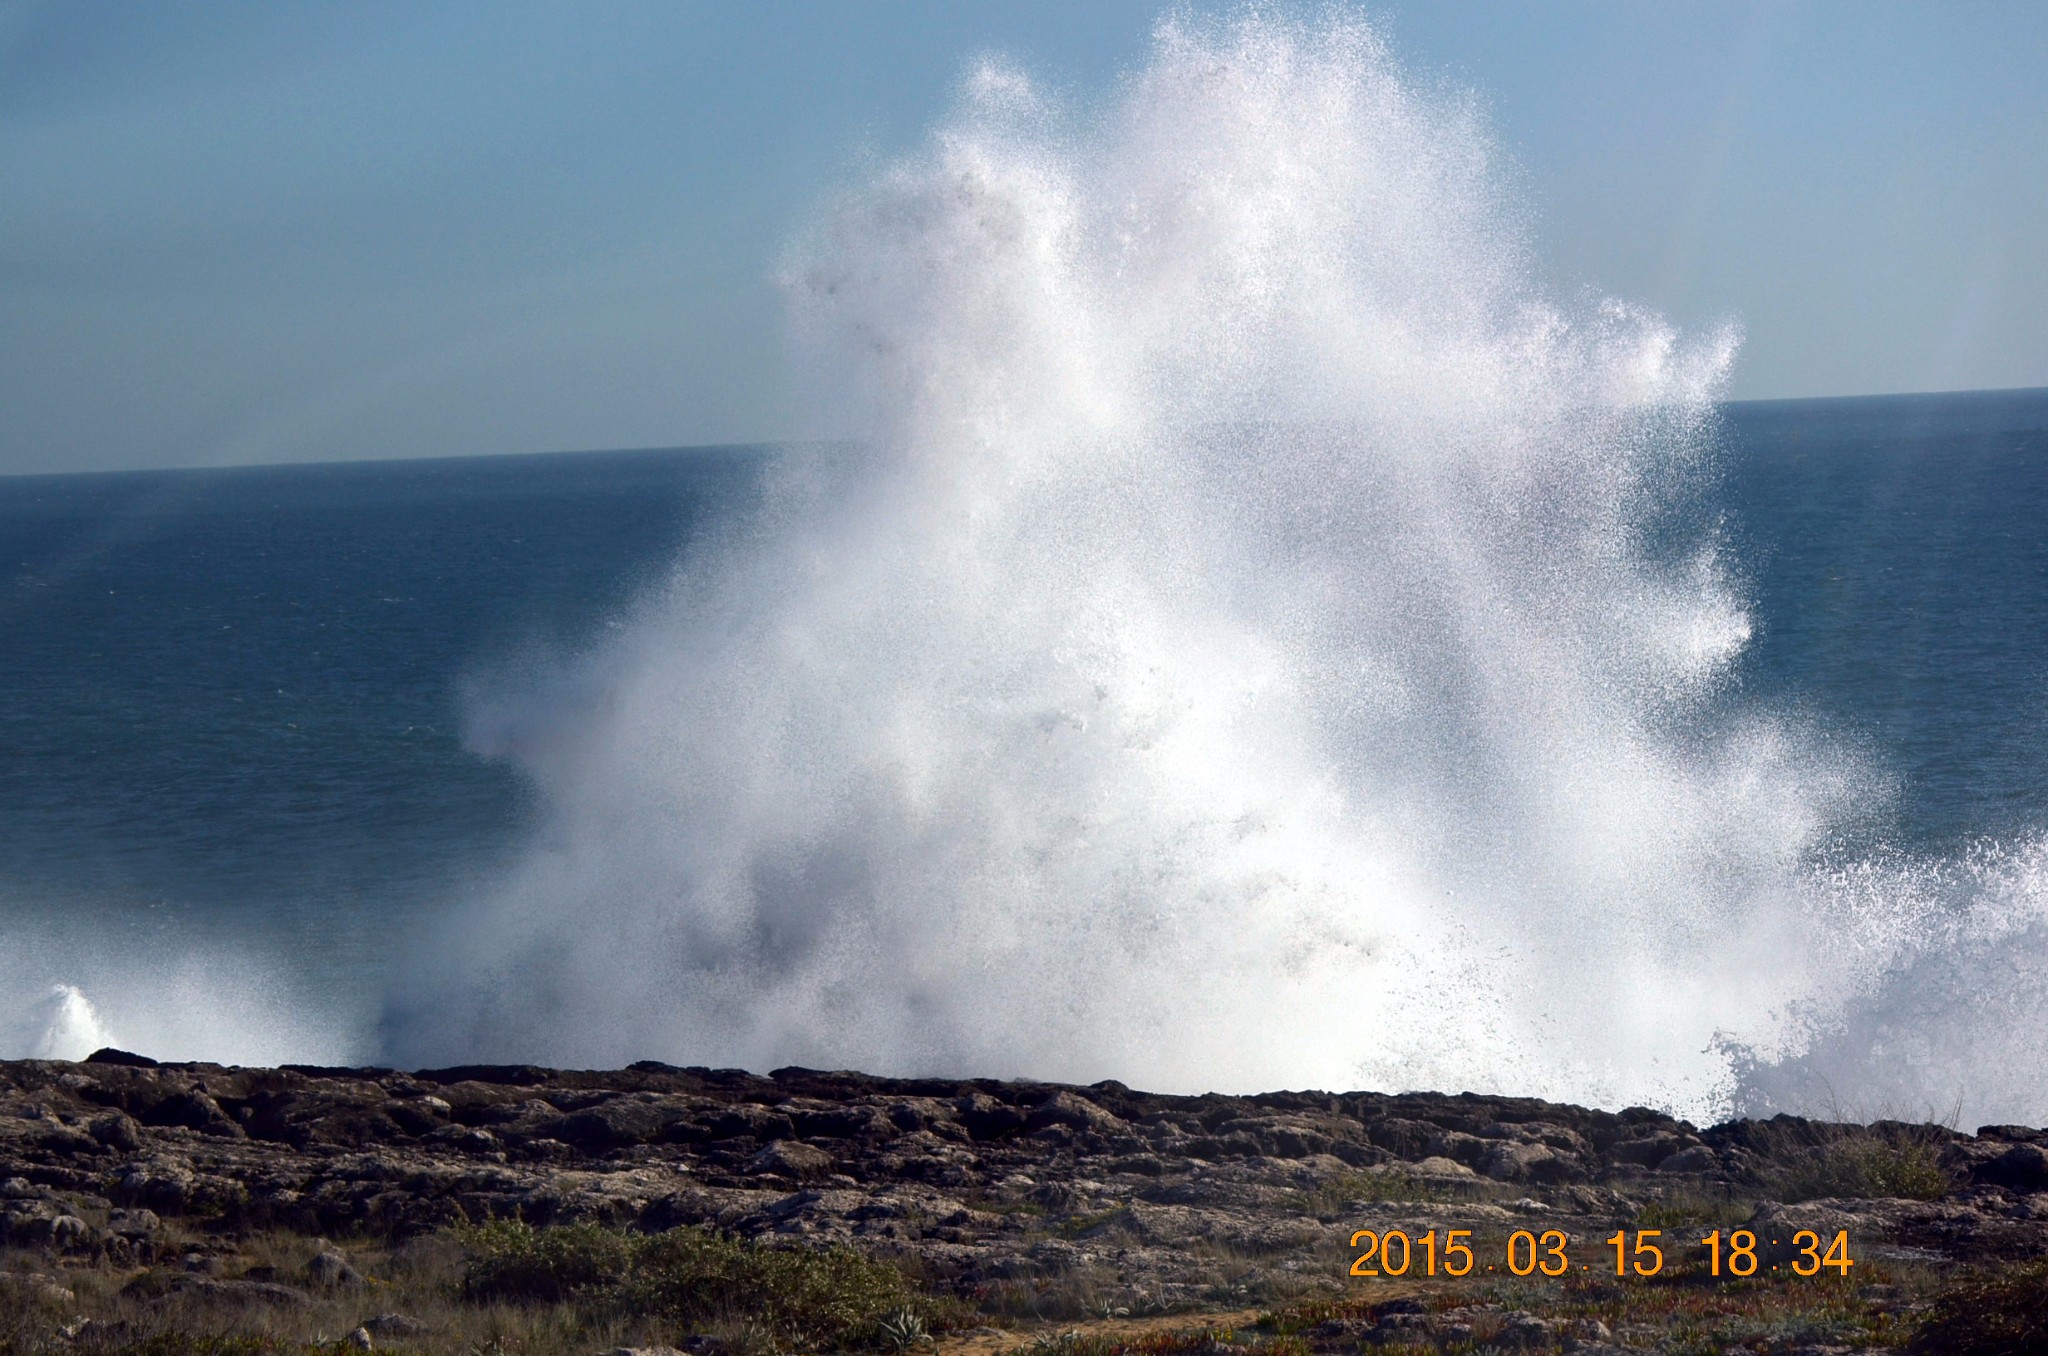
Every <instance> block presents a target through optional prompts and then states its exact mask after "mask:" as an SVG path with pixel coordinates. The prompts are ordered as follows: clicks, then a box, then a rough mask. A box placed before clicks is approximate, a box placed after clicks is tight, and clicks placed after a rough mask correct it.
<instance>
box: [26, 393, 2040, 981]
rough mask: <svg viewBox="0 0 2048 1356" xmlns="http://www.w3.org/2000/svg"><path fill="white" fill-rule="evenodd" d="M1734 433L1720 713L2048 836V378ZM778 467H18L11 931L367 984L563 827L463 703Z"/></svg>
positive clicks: (1935, 807) (1962, 810)
mask: <svg viewBox="0 0 2048 1356" xmlns="http://www.w3.org/2000/svg"><path fill="white" fill-rule="evenodd" d="M1726 415H1727V420H1726V436H1725V439H1724V446H1723V452H1722V455H1721V457H1720V461H1719V470H1720V473H1721V474H1720V478H1719V481H1718V487H1717V489H1716V491H1715V492H1714V495H1713V497H1712V498H1713V510H1714V511H1715V512H1716V513H1719V514H1723V515H1725V518H1726V523H1727V530H1728V534H1729V540H1730V543H1731V547H1732V552H1731V555H1732V558H1733V560H1734V562H1735V565H1736V569H1737V572H1738V574H1739V575H1740V577H1741V578H1742V579H1743V580H1744V582H1745V586H1746V589H1747V593H1748V596H1749V598H1750V599H1751V602H1752V617H1753V620H1754V621H1755V623H1756V635H1755V639H1754V641H1753V643H1752V646H1751V649H1750V651H1749V654H1748V656H1747V658H1746V660H1745V661H1744V665H1743V669H1742V673H1741V678H1740V682H1739V684H1738V685H1737V687H1736V688H1735V689H1734V690H1733V691H1731V692H1730V693H1729V694H1728V698H1727V699H1728V700H1730V701H1739V702H1746V703H1749V702H1755V703H1766V704H1770V705H1774V706H1777V707H1780V708H1785V709H1790V710H1796V711H1799V712H1801V713H1803V714H1805V715H1807V716H1809V717H1812V718H1815V719H1817V720H1818V721H1819V722H1820V724H1821V725H1822V727H1823V728H1824V729H1826V730H1827V731H1828V732H1829V733H1830V736H1831V737H1832V738H1836V739H1838V740H1840V741H1842V742H1843V743H1844V744H1845V745H1846V746H1848V747H1850V748H1853V749H1855V750H1857V751H1859V752H1861V753H1863V754H1865V755H1866V756H1870V757H1872V758H1875V759H1876V760H1878V761H1880V762H1881V763H1882V764H1883V765H1884V766H1886V767H1887V768H1889V769H1890V770H1891V771H1892V773H1893V774H1894V775H1895V776H1896V778H1897V783H1898V796H1897V803H1896V807H1895V813H1894V814H1893V815H1892V817H1891V818H1890V819H1889V820H1888V821H1887V827H1886V828H1885V829H1884V830H1883V832H1884V833H1885V835H1886V836H1887V837H1888V838H1889V839H1890V840H1891V842H1892V844H1893V845H1894V846H1896V847H1897V848H1899V849H1901V850H1903V851H1906V852H1909V853H1921V852H1928V853H1936V852H1940V853H1947V852H1953V851H1954V850H1956V849H1957V848H1958V847H1960V846H1963V845H1966V844H1967V843H1968V842H1969V841H1971V840H1972V839H1974V838H1977V837H1979V836H1998V837H2006V836H2010V835H2012V834H2015V833H2023V832H2026V831H2029V830H2037V829H2039V828H2041V827H2043V826H2048V391H2029V392H1996V393H1975V394H1965V395H1943V396H1898V397H1883V398H1872V399H1854V400H1821V401H1786V402H1769V403H1754V404H1738V405H1733V406H1730V407H1728V408H1727V411H1726ZM763 458H764V454H763V453H761V452H759V451H755V450H749V449H689V450H677V451H655V452H632V453H585V454H568V455H554V456H528V457H486V458H470V459H461V460H443V461H414V462H361V463H351V464H345V465H321V466H295V467H266V468H253V469H234V470H207V471H176V472H161V473H157V472H151V473H122V474H104V475H71V476H34V477H13V478H0V945H4V944H5V941H6V937H7V933H8V931H9V930H10V929H15V928H23V929H26V928H30V927H34V928H38V929H42V928H46V927H56V928H60V929H62V930H64V931H67V932H73V933H75V932H76V931H77V930H78V929H80V928H89V929H90V930H91V931H93V932H94V933H97V934H100V935H103V936H104V937H105V938H106V940H107V943H108V944H109V945H114V946H126V947H148V946H152V945H159V944H163V945H168V944H170V943H171V942H172V941H173V940H175V941H176V942H177V943H178V944H181V945H183V944H189V943H192V942H194V941H197V942H201V943H203V942H204V941H205V939H207V938H208V937H218V938H221V939H224V940H229V939H231V940H233V941H235V942H237V943H238V944H243V945H247V944H250V943H252V942H253V943H254V944H256V945H258V946H260V947H262V949H264V950H266V951H271V952H274V953H281V954H284V955H286V956H288V957H291V958H292V966H293V968H294V969H295V970H297V971H298V972H300V973H302V974H303V975H304V977H305V980H306V982H307V984H308V985H309V986H310V987H311V988H313V989H315V990H320V991H323V992H327V993H329V994H332V993H334V992H338V991H342V990H347V989H350V988H357V989H358V990H359V992H361V993H362V994H364V995H366V996H373V994H374V990H375V989H376V987H377V983H378V977H379V976H381V973H382V971H383V969H384V967H385V965H386V963H387V961H388V960H389V959H390V958H391V956H392V953H393V948H395V947H399V946H402V945H404V944H405V939H406V938H407V937H408V936H409V935H410V932H411V930H412V929H413V928H414V927H415V926H416V925H417V924H418V923H419V922H420V921H421V920H422V919H423V918H424V917H427V916H429V915H431V914H433V913H434V912H435V911H437V910H442V909H445V908H447V907H450V906H451V905H453V904H454V903H456V902H458V901H459V900H460V899H462V898H463V897H464V896H465V895H466V894H467V893H469V892H472V891H475V890H477V889H479V888H483V884H484V883H485V882H487V881H488V880H489V879H490V877H491V875H492V873H493V872H494V870H495V869H496V868H497V867H498V866H499V865H500V864H502V863H504V862H506V861H508V860H509V859H510V857H511V856H512V854H513V853H514V852H515V850H516V849H517V847H518V846H519V844H520V843H521V842H522V841H523V840H524V838H525V836H526V835H528V834H529V833H531V832H532V830H533V828H534V826H535V823H536V820H537V813H538V807H537V806H535V805H534V804H532V803H531V801H530V798H529V796H528V795H527V793H526V791H525V789H524V788H523V786H522V785H521V783H520V782H519V780H518V779H517V777H516V775H515V774H514V773H513V772H512V771H511V770H509V769H508V768H507V767H505V766H504V765H501V764H499V763H495V762H492V761H489V760H487V759H486V758H484V757H481V756H479V755H478V754H476V753H475V752H472V751H471V750H470V749H469V748H467V747H466V746H465V742H464V737H463V721H464V714H463V713H464V709H465V700H466V695H465V694H467V693H469V692H471V691H473V690H474V688H475V686H476V685H477V684H478V683H480V682H489V681H493V680H494V679H502V676H503V675H505V674H507V673H512V672H516V671H517V670H518V669H519V668H520V667H521V666H522V665H528V664H545V663H546V662H548V660H549V659H550V657H555V656H560V655H563V654H568V653H573V652H575V651H576V650H577V649H578V648H580V647H584V646H587V645H589V644H590V643H592V642H593V641H594V640H595V639H597V638H598V637H600V636H601V635H602V634H603V633H604V631H605V630H606V629H607V628H608V627H611V626H616V625H619V624H620V621H621V617H622V615H623V612H624V609H626V607H627V606H628V605H629V604H630V602H631V600H632V599H633V598H634V597H635V595H636V594H637V593H638V592H640V591H641V590H643V589H645V588H647V587H649V586H650V585H652V584H653V583H655V582H657V581H658V580H659V579H661V578H662V577H663V576H664V574H665V573H666V572H667V571H668V569H669V568H670V567H671V566H672V564H673V562H674V560H675V558H676V557H677V555H678V553H679V552H680V551H681V550H682V548H683V547H684V546H685V544H686V543H687V542H688V541H689V540H690V538H691V536H692V534H693V533H695V532H697V531H699V530H700V529H701V528H702V527H703V526H704V525H705V524H706V523H708V522H711V521H713V520H715V519H716V518H717V517H718V516H719V515H720V514H723V513H730V512H732V511H734V510H735V507H736V505H738V504H739V503H740V502H742V501H743V500H744V499H745V498H746V497H747V496H748V495H749V493H750V491H751V489H752V487H753V486H754V485H755V483H756V481H757V477H758V472H759V468H760V466H761V464H762V461H763ZM678 718H679V719H682V718H686V716H685V715H684V714H683V713H679V714H678Z"/></svg>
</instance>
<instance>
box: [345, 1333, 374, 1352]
mask: <svg viewBox="0 0 2048 1356" xmlns="http://www.w3.org/2000/svg"><path fill="white" fill-rule="evenodd" d="M341 1340H342V1343H343V1345H345V1346H350V1347H353V1348H355V1349H356V1350H357V1351H368V1350H370V1349H371V1348H372V1347H374V1346H375V1345H376V1343H374V1342H372V1341H371V1340H370V1330H369V1329H368V1328H357V1329H356V1330H355V1331H354V1332H352V1333H350V1334H349V1335H348V1336H347V1337H344V1338H342V1339H341Z"/></svg>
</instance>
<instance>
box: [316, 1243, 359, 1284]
mask: <svg viewBox="0 0 2048 1356" xmlns="http://www.w3.org/2000/svg"><path fill="white" fill-rule="evenodd" d="M306 1279H307V1280H309V1281H311V1282H312V1283H313V1284H314V1285H318V1286H323V1287H325V1288H327V1289H329V1290H332V1289H334V1288H336V1287H338V1286H344V1285H361V1284H362V1283H363V1276H362V1273H361V1272H359V1271H357V1270H356V1269H355V1267H353V1266H351V1265H350V1264H349V1260H348V1258H347V1257H345V1256H343V1255H342V1254H341V1253H340V1252H338V1251H336V1250H334V1249H332V1248H323V1249H321V1250H320V1251H319V1252H316V1253H314V1254H313V1260H311V1261H310V1262H308V1263H306Z"/></svg>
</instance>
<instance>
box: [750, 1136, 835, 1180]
mask: <svg viewBox="0 0 2048 1356" xmlns="http://www.w3.org/2000/svg"><path fill="white" fill-rule="evenodd" d="M747 1171H748V1172H750V1173H754V1174H757V1175H762V1176H774V1177H789V1178H794V1179H796V1180H798V1181H803V1180H806V1179H808V1178H813V1177H823V1176H824V1175H826V1174H827V1173H829V1172H831V1171H832V1155H830V1154H828V1153H826V1152H825V1151H824V1150H823V1149H816V1148H813V1147H811V1146H810V1145H808V1144H804V1143H801V1142H799V1141H796V1140H787V1139H778V1140H776V1141H775V1142H774V1143H773V1144H770V1145H769V1146H768V1147H767V1148H765V1149H763V1150H761V1152H760V1153H757V1154H755V1155H754V1156H753V1158H752V1159H751V1160H749V1161H748V1163H747Z"/></svg>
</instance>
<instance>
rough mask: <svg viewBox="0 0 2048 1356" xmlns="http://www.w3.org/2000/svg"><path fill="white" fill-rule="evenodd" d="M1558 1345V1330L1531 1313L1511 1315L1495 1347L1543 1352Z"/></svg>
mask: <svg viewBox="0 0 2048 1356" xmlns="http://www.w3.org/2000/svg"><path fill="white" fill-rule="evenodd" d="M1556 1344H1557V1328H1556V1325H1555V1324H1552V1323H1551V1322H1549V1321H1548V1320H1546V1319H1541V1318H1538V1317H1537V1316H1536V1315H1534V1314H1530V1313H1521V1312H1516V1313H1511V1314H1509V1315H1508V1316H1507V1323H1506V1325H1505V1326H1504V1327H1502V1328H1501V1330H1500V1332H1499V1333H1498V1334H1497V1335H1496V1336H1495V1337H1494V1339H1493V1345H1495V1346H1497V1347H1501V1348H1503V1349H1505V1350H1508V1351H1543V1350H1547V1349H1548V1348H1550V1347H1552V1346H1555V1345H1556Z"/></svg>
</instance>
